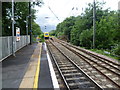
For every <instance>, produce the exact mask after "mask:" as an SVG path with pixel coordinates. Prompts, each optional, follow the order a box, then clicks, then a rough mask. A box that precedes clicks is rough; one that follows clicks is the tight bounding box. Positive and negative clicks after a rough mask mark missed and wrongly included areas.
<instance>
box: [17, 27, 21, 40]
mask: <svg viewBox="0 0 120 90" xmlns="http://www.w3.org/2000/svg"><path fill="white" fill-rule="evenodd" d="M16 41H20V28H18V27H16Z"/></svg>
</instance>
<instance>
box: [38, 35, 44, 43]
mask: <svg viewBox="0 0 120 90" xmlns="http://www.w3.org/2000/svg"><path fill="white" fill-rule="evenodd" d="M39 38H40V42H44V41H45V40H44V34H43V33H42V34H40V35H39Z"/></svg>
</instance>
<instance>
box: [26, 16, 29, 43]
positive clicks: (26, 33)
mask: <svg viewBox="0 0 120 90" xmlns="http://www.w3.org/2000/svg"><path fill="white" fill-rule="evenodd" d="M28 18H29V16H26V35H27V45H28Z"/></svg>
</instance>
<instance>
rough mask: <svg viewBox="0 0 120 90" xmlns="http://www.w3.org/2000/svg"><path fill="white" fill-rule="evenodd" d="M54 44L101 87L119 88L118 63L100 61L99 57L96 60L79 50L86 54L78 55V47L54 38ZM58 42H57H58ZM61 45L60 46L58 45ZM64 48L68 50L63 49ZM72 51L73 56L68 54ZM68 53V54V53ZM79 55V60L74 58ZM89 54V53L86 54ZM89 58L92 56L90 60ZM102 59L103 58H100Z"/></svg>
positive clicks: (119, 73)
mask: <svg viewBox="0 0 120 90" xmlns="http://www.w3.org/2000/svg"><path fill="white" fill-rule="evenodd" d="M54 41H55V42H54V44H55V46H57V47H58V48H59V49H61V50H62V52H67V53H65V54H66V55H68V56H69V57H70V58H71V59H72V60H73V61H74V62H75V63H76V64H77V65H78V66H79V67H81V68H82V69H83V71H85V72H86V73H87V74H88V75H89V76H90V77H92V78H93V79H94V80H95V81H96V82H97V83H98V84H99V85H100V86H101V87H102V88H114V89H119V88H120V81H119V80H120V71H119V70H120V69H119V64H117V63H114V62H113V63H112V61H103V60H102V61H101V60H100V58H99V59H98V61H99V62H98V61H97V58H95V57H94V55H93V57H92V56H90V57H86V56H87V54H88V53H87V52H85V51H83V52H82V50H81V52H82V53H85V54H86V56H84V55H80V54H79V53H80V52H79V53H78V52H77V51H79V48H77V47H76V48H75V47H74V46H70V45H67V44H66V43H65V42H64V43H63V42H60V41H57V40H54ZM58 42H59V43H58ZM60 45H61V46H60ZM65 48H67V49H68V50H66V51H65ZM71 52H72V53H74V54H75V55H73V56H74V57H72V56H71V55H69V54H70V53H71ZM68 53H69V54H68ZM76 55H77V56H78V57H79V60H78V59H77V60H75V58H77V56H76ZM88 55H89V54H88ZM90 58H94V59H93V60H91V59H90ZM102 59H103V58H102Z"/></svg>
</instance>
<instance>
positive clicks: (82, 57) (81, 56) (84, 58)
mask: <svg viewBox="0 0 120 90" xmlns="http://www.w3.org/2000/svg"><path fill="white" fill-rule="evenodd" d="M64 47H66V48H67V49H68V50H70V51H72V52H73V53H75V54H76V55H77V56H79V57H80V58H81V59H83V60H84V61H86V62H87V63H88V64H89V65H90V66H92V67H93V68H95V69H96V70H97V71H98V72H99V73H101V74H102V75H103V76H105V77H106V78H107V79H108V80H110V81H111V82H112V83H114V84H115V85H116V86H117V87H119V88H120V85H119V84H118V83H116V82H115V81H113V80H112V79H111V78H110V77H108V76H106V75H105V74H104V73H103V72H101V71H100V70H99V69H97V68H96V67H95V66H93V65H92V64H91V63H90V62H89V61H87V60H86V57H85V56H83V55H81V54H80V53H78V52H76V51H75V50H73V49H71V48H69V47H67V46H65V45H64ZM87 59H89V58H87Z"/></svg>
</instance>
